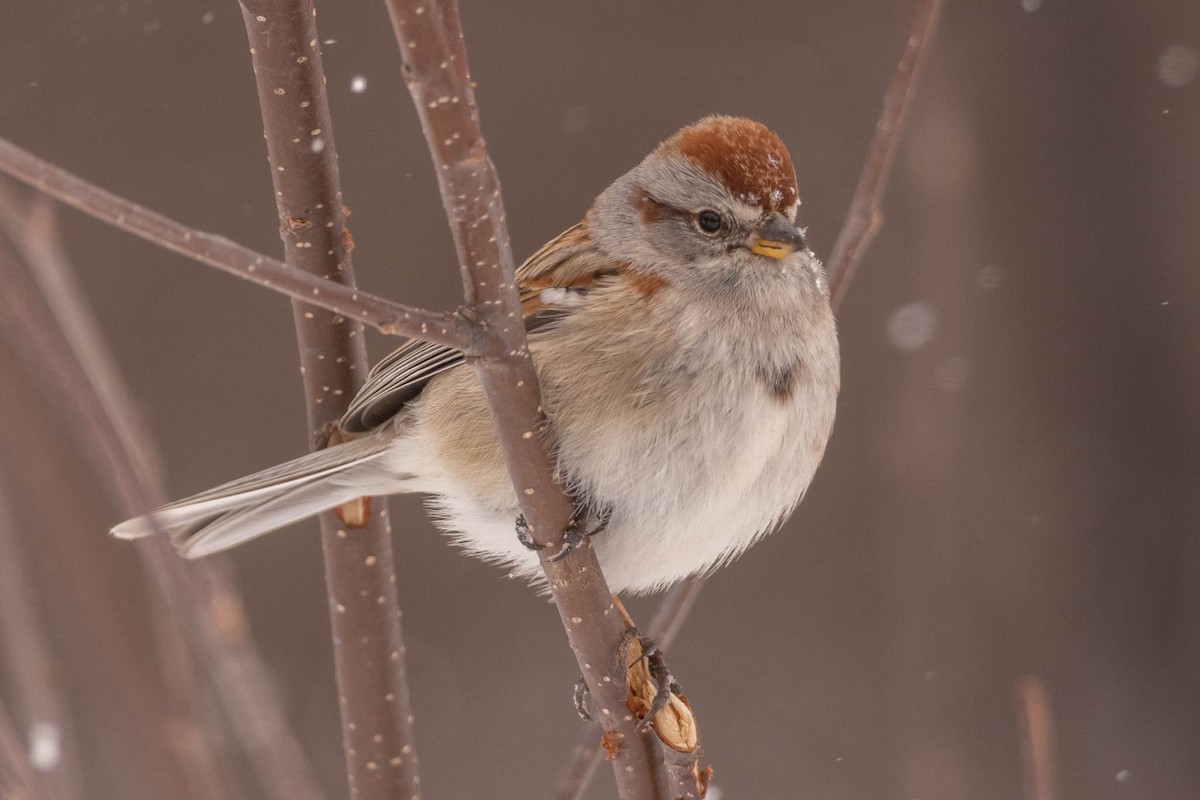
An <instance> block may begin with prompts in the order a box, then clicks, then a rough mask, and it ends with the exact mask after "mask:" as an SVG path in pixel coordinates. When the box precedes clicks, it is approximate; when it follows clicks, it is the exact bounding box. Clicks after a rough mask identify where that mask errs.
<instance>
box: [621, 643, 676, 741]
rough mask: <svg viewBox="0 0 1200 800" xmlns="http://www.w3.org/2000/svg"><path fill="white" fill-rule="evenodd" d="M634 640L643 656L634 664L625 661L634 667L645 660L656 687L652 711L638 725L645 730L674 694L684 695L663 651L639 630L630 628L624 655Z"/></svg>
mask: <svg viewBox="0 0 1200 800" xmlns="http://www.w3.org/2000/svg"><path fill="white" fill-rule="evenodd" d="M634 640H636V641H637V643H638V644H639V645H641V648H642V654H641V655H640V656H638V657H637V658H635V659H634V660H633V661H632V662H629V659H628V657H624V658H623V660H624V661H626V662H627V664H628V667H633V666H634V665H635V664H637V662H638V661H641V660H642V659H645V661H646V669H647V671H648V672H649V673H650V682H651V683H652V684H653V685H654V699H653V700H651V701H650V710H649V711H647V712H646V715H645V716H644V717H642V720H641V722H639V723H638V727H640V728H642V729H643V730H644V729H646V728H649V727H650V725H651V724H652V723H653V722H654V717H655V716H657V715H658V712H659V711H662V710H663V709H664V708H666V707H667V704H668V703H670V702H671V695H672V694H677V695H678V694H683V688H682V687H681V686H680V685H679V681H677V680H675V676H674V675H672V674H671V670H670V668H668V667H667V662H666V661H665V660H664V659H663V654H662V650H660V649H659V648H658V644H657V643H656V642H655V641H654V640H653V639H651V638H650V637H649V636H643V635H642V632H641V631H639V630H638V629H637V628H629V629H628V630H626V631H625V634H624V637H623V644H622V652H623V653H627V652H628V650H629V645H630V643H631V642H633V641H634Z"/></svg>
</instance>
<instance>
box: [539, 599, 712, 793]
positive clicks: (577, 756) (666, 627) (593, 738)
mask: <svg viewBox="0 0 1200 800" xmlns="http://www.w3.org/2000/svg"><path fill="white" fill-rule="evenodd" d="M704 581H705V579H704V578H703V577H700V576H697V577H693V578H687V579H685V580H682V581H680V582H679V583H677V584H675V585H674V586H672V587H671V588H670V590H669V591H668V592H667V593H666V594H665V595H664V596H663V599H662V601H661V602H660V603H659V604H658V610H657V611H656V612H655V613H654V618H653V619H652V620H650V625H649V627H647V628H646V635H647V636H649V637H650V638H651V639H653V640H654V641H655V642H656V643H657V644H658V646H659V647H660V648H662V649H663V650H667V649H668V648H670V646H671V643H672V642H673V641H675V636H676V635H677V634H678V633H679V629H680V628H681V627H682V626H683V621H684V620H685V619H686V618H687V614H688V612H689V611H690V610H691V608H692V605H693V604H694V603H695V602H696V598H698V597H699V596H700V590H701V589H702V588H704ZM600 741H601V738H600V726H599V725H598V724H596V723H589V724H588V725H587V727H586V728H585V729H584V731H583V733H582V734H580V737H579V740H578V741H577V742H576V743H575V747H574V749H572V751H571V755H570V758H569V759H568V761H567V765H566V766H565V767H564V768H563V770H562V772H560V773H559V776H558V780H557V781H556V782H555V784H554V792H553V794H552V795H551V798H552V800H577V798H579V797H581V796H582V795H583V792H584V790H585V789H586V788H587V786H588V784H589V783H591V780H592V776H593V775H594V774H595V770H596V767H598V766H599V765H600V761H601V760H602V759H603V757H604V752H605V751H604V747H603V745H602V744H597V742H600ZM668 757H669V754H668Z"/></svg>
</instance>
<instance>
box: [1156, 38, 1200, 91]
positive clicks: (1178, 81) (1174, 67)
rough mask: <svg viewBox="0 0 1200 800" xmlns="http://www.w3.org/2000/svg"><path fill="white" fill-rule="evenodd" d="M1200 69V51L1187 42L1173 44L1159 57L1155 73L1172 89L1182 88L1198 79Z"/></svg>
mask: <svg viewBox="0 0 1200 800" xmlns="http://www.w3.org/2000/svg"><path fill="white" fill-rule="evenodd" d="M1198 71H1200V53H1198V52H1197V51H1196V48H1194V47H1190V46H1188V45H1186V44H1173V45H1171V46H1170V47H1168V48H1167V49H1166V50H1163V51H1162V55H1160V56H1159V57H1158V63H1157V65H1156V67H1155V73H1156V74H1157V75H1158V79H1159V80H1160V81H1162V82H1163V83H1165V84H1166V85H1167V86H1170V87H1171V88H1172V89H1182V88H1183V87H1184V86H1187V85H1188V84H1189V83H1191V82H1192V81H1194V80H1196V73H1197V72H1198Z"/></svg>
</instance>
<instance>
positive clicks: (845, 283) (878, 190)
mask: <svg viewBox="0 0 1200 800" xmlns="http://www.w3.org/2000/svg"><path fill="white" fill-rule="evenodd" d="M943 3H944V0H915V3H914V7H913V14H912V19H911V20H910V22H909V30H908V38H907V39H906V40H905V47H904V52H903V54H902V55H901V57H900V63H899V64H898V65H897V66H896V71H895V73H894V74H893V77H892V82H891V84H890V85H889V87H888V90H887V93H886V94H885V96H884V100H883V112H882V113H881V115H880V118H879V121H878V122H877V123H876V125H875V136H874V138H873V139H872V140H871V144H870V147H869V148H868V150H867V156H866V159H865V160H864V163H863V169H862V174H861V175H860V177H859V181H858V185H857V187H856V188H855V191H854V197H853V199H852V200H851V203H850V209H849V210H848V211H847V213H846V219H845V221H844V222H843V223H842V229H841V231H840V232H839V233H838V238H837V242H836V243H835V244H834V248H833V253H832V255H831V256H830V258H829V263H828V265H827V268H828V273H829V278H830V286H831V304H832V306H833V309H834V311H837V310H838V308H840V306H841V304H842V301H843V300H844V299H845V296H846V292H847V291H848V290H849V288H850V283H851V281H853V279H854V275H855V272H856V270H857V266H858V264H859V263H860V262H861V260H862V258H863V256H864V255H866V252H867V249H868V248H869V247H870V244H871V240H872V239H873V238H874V236H875V234H876V233H878V231H879V229H880V227H882V225H883V215H882V213H881V211H880V210H879V209H880V204H881V203H882V197H883V190H884V188H885V187H886V186H887V179H888V176H889V175H890V174H891V170H892V164H893V162H894V161H895V154H896V149H897V147H898V146H899V143H900V139H901V137H902V135H903V133H904V127H905V123H906V121H907V119H908V113H909V110H910V109H911V107H912V101H913V98H914V97H915V96H916V87H917V80H918V78H919V77H920V73H921V68H922V66H923V65H924V63H925V60H926V58H927V56H928V53H929V50H930V46H931V44H932V42H933V33H934V30H935V29H936V28H937V21H938V17H939V15H940V13H941V8H942V5H943ZM706 580H707V578H706V577H703V576H701V577H696V578H692V579H691V580H690V581H687V582H685V583H681V584H677V585H675V586H674V587H672V588H671V590H670V592H668V593H667V595H666V596H665V597H664V598H663V600H662V602H661V603H660V605H659V609H658V612H657V614H656V616H655V623H656V624H661V625H662V628H663V630H670V631H671V634H672V637H673V635H674V633H675V632H676V631H678V629H679V627H680V626H682V625H683V622H684V620H685V618H686V617H687V614H688V612H689V611H690V610H691V607H692V604H693V603H694V602H695V599H696V597H698V596H699V594H700V591H701V590H702V589H703V588H704V583H705V581H706ZM652 635H654V634H652ZM656 638H658V639H659V644H660V645H661V646H662V647H663V648H664V649H665V648H666V647H667V644H668V641H669V640H668V639H667V638H666V637H663V636H662V634H658V635H657V636H656ZM591 733H592V732H591V730H590V729H589V731H587V732H585V736H589V735H590V734H591ZM590 741H592V742H595V739H594V737H592V738H590ZM603 753H604V748H603V747H602V746H598V745H596V744H594V743H593V744H590V745H589V744H586V742H585V741H580V742H579V743H577V744H576V745H575V747H574V748H573V749H572V751H571V755H570V756H569V760H568V763H567V766H566V767H565V768H564V769H563V771H562V773H560V776H559V780H558V783H557V784H556V785H555V789H554V792H553V795H552V797H553V798H554V800H578V798H580V797H582V795H583V792H584V790H585V789H586V788H587V786H588V783H589V782H590V780H591V777H592V775H593V773H594V770H595V767H596V765H597V764H598V763H599V762H600V758H601V756H602V754H603ZM668 760H670V758H669V757H668ZM668 771H670V767H668Z"/></svg>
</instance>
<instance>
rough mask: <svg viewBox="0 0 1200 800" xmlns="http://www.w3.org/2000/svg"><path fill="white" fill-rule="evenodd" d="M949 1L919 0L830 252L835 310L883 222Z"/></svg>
mask: <svg viewBox="0 0 1200 800" xmlns="http://www.w3.org/2000/svg"><path fill="white" fill-rule="evenodd" d="M944 3H945V0H915V2H914V6H913V15H912V20H911V21H910V22H909V26H908V38H907V39H906V40H905V42H904V52H903V54H902V55H901V56H900V63H899V64H898V65H897V66H896V72H895V74H893V75H892V83H891V85H890V86H888V90H887V94H886V95H884V97H883V113H881V114H880V116H879V121H878V122H877V123H875V136H874V138H872V139H871V144H870V146H869V147H868V148H867V157H866V160H865V161H864V162H863V168H862V173H861V174H860V175H859V177H858V186H857V187H856V188H855V190H854V198H853V199H852V200H851V201H850V210H849V212H847V214H846V221H845V222H844V223H843V224H842V230H841V232H840V233H838V238H837V241H836V242H835V243H834V245H833V252H832V253H831V254H830V256H829V265H828V266H829V285H830V289H831V293H832V296H833V307H834V309H835V310H836V309H837V307H838V306H840V305H841V302H842V297H843V296H845V294H846V290H847V289H849V288H850V281H851V280H852V279H853V278H854V272H855V270H857V269H858V265H859V263H860V262H861V261H862V257H863V255H864V254H865V253H866V251H867V247H868V246H870V244H871V240H872V239H874V238H875V234H876V233H878V232H879V229H880V228H881V227H882V226H883V212H882V210H881V205H882V203H883V190H884V189H885V188H886V187H887V180H888V176H889V175H891V173H892V162H893V161H895V158H896V149H897V148H898V147H899V145H900V138H901V136H902V135H903V133H904V125H905V123H906V122H907V121H908V112H909V109H910V108H912V100H913V97H914V96H915V95H916V90H917V79H918V78H920V77H921V68H922V67H923V66H924V64H925V59H926V58H927V57H928V55H929V50H930V45H931V43H932V42H933V32H934V30H935V29H936V28H937V23H938V17H939V16H940V15H941V11H942V6H943V5H944Z"/></svg>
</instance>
